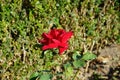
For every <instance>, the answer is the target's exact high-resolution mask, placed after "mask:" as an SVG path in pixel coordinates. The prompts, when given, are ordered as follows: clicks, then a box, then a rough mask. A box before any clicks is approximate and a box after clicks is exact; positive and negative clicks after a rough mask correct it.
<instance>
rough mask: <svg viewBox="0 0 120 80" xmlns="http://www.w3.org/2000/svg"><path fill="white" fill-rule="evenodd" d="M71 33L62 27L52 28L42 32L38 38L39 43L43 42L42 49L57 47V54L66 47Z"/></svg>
mask: <svg viewBox="0 0 120 80" xmlns="http://www.w3.org/2000/svg"><path fill="white" fill-rule="evenodd" d="M72 35H73V33H72V32H71V31H70V32H66V31H65V30H63V29H52V30H51V31H50V32H48V33H43V34H42V37H43V39H42V40H39V43H42V44H43V47H42V50H47V49H52V48H58V49H59V54H62V53H63V52H64V51H65V50H66V49H67V48H68V43H67V41H68V40H69V39H70V37H71V36H72Z"/></svg>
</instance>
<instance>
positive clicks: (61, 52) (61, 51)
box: [59, 47, 67, 55]
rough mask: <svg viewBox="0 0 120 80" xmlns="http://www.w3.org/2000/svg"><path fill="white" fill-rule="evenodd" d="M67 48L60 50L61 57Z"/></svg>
mask: <svg viewBox="0 0 120 80" xmlns="http://www.w3.org/2000/svg"><path fill="white" fill-rule="evenodd" d="M66 49H67V48H66V47H65V48H59V54H60V55H61V54H63V52H64V51H65V50H66Z"/></svg>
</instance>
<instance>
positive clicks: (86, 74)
mask: <svg viewBox="0 0 120 80" xmlns="http://www.w3.org/2000/svg"><path fill="white" fill-rule="evenodd" d="M78 78H79V79H80V80H120V45H111V46H108V47H105V48H104V49H101V50H100V51H99V55H98V57H97V58H96V59H95V60H93V61H90V62H88V63H87V67H85V68H81V69H80V72H79V75H78Z"/></svg>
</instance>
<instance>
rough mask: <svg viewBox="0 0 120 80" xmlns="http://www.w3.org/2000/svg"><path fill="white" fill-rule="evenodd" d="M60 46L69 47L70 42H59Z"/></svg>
mask: <svg viewBox="0 0 120 80" xmlns="http://www.w3.org/2000/svg"><path fill="white" fill-rule="evenodd" d="M59 47H62V48H63V47H66V48H67V47H68V44H67V43H60V44H59Z"/></svg>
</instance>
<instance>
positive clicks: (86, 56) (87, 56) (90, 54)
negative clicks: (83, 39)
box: [82, 52, 96, 60]
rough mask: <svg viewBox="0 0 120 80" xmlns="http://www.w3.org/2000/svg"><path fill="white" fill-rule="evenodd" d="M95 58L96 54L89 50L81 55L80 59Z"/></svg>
mask: <svg viewBox="0 0 120 80" xmlns="http://www.w3.org/2000/svg"><path fill="white" fill-rule="evenodd" d="M95 58H96V55H95V54H93V53H90V52H86V53H85V54H84V55H83V57H82V59H84V60H93V59H95Z"/></svg>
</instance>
